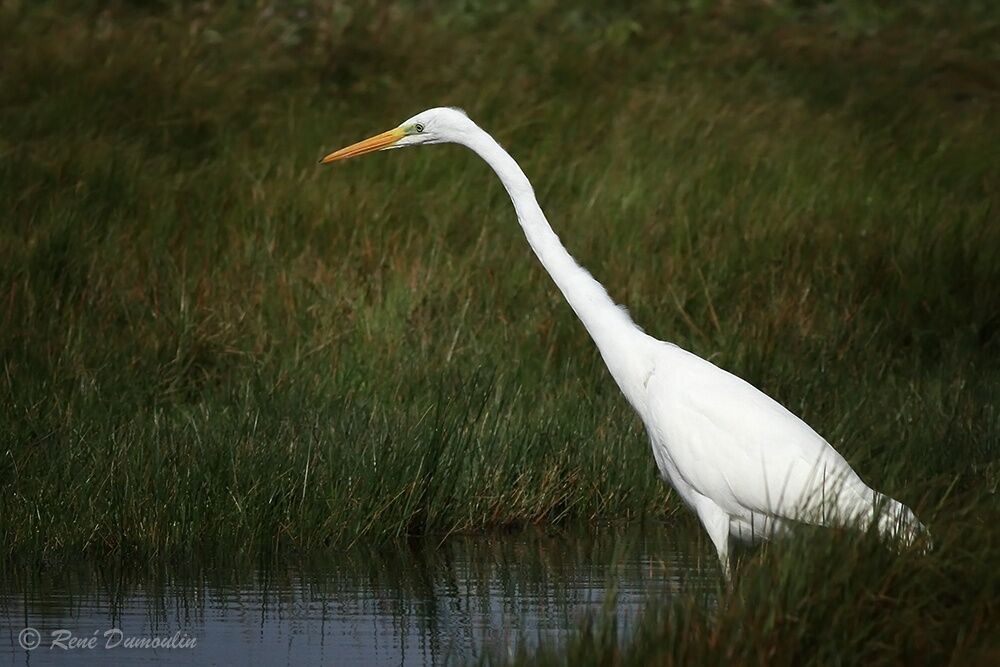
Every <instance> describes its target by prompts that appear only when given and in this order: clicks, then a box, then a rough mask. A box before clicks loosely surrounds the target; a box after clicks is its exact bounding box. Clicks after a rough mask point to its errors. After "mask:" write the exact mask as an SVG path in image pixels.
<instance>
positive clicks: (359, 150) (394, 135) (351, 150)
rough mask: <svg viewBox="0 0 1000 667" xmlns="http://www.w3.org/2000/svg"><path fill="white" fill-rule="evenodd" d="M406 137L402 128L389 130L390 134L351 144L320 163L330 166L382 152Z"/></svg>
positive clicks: (384, 133)
mask: <svg viewBox="0 0 1000 667" xmlns="http://www.w3.org/2000/svg"><path fill="white" fill-rule="evenodd" d="M405 136H406V131H405V130H403V128H401V127H397V128H395V129H392V130H389V131H388V132H383V133H382V134H376V135H375V136H374V137H371V138H368V139H365V140H364V141H359V142H358V143H356V144H351V145H350V146H348V147H346V148H341V149H340V150H339V151H334V152H333V153H330V154H329V155H327V156H326V157H325V158H323V159H322V160H320V161H319V163H320V164H330V163H331V162H336V161H337V160H346V159H347V158H349V157H357V156H358V155H364V154H365V153H371V152H372V151H380V150H382V149H383V148H388V147H389V146H392V145H393V144H394V143H396V142H397V141H399V140H400V139H402V138H403V137H405Z"/></svg>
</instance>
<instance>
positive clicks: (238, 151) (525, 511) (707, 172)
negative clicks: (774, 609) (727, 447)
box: [0, 0, 1000, 583]
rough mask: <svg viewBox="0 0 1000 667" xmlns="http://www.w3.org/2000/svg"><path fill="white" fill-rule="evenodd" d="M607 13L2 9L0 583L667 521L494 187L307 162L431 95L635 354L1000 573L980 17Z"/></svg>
mask: <svg viewBox="0 0 1000 667" xmlns="http://www.w3.org/2000/svg"><path fill="white" fill-rule="evenodd" d="M613 4H614V3H608V5H606V6H605V5H603V4H600V3H599V4H595V5H593V6H591V7H589V8H585V9H581V8H579V7H576V6H574V5H573V3H560V2H551V3H538V4H535V5H532V6H530V7H526V8H521V9H517V10H505V11H501V10H499V9H492V8H490V7H487V6H486V5H483V6H481V7H480V6H476V5H474V4H469V3H453V4H447V5H433V6H432V5H425V4H422V3H410V2H396V3H391V4H385V3H377V2H359V3H357V4H355V5H348V4H342V3H339V2H332V1H331V2H326V1H321V0H315V1H312V2H298V3H277V4H273V5H267V4H251V3H235V2H233V3H215V2H209V3H195V4H188V3H181V2H162V3H158V4H153V5H151V6H148V5H140V4H138V3H128V2H120V3H111V4H110V5H108V6H105V7H102V8H99V9H96V8H94V7H92V6H91V5H90V4H88V3H75V2H39V3H18V2H13V3H11V2H8V3H4V4H3V5H2V9H0V56H2V58H3V62H4V67H2V68H0V156H2V157H0V202H2V208H3V211H4V214H3V224H2V225H0V304H2V306H0V444H2V447H0V479H2V483H3V489H4V492H3V493H2V494H0V544H2V547H0V550H2V553H3V554H4V555H5V556H6V557H27V558H31V559H37V560H44V559H50V558H62V557H66V556H68V555H74V554H79V553H81V552H83V553H89V554H92V555H95V556H99V557H106V556H108V555H112V554H114V555H123V556H132V555H134V556H138V557H150V556H159V557H184V556H186V555H188V554H190V553H192V552H213V551H217V550H219V551H225V550H231V549H232V548H234V546H236V547H239V548H243V549H247V550H267V551H270V550H273V549H278V550H282V549H300V550H315V549H323V548H327V547H334V546H337V547H339V546H343V545H346V544H350V543H352V542H355V541H357V540H365V541H370V540H376V541H377V540H386V539H390V538H392V537H395V536H402V535H409V534H420V533H435V534H447V533H449V532H453V531H468V530H481V529H485V528H489V527H498V526H514V525H519V524H523V523H528V522H531V523H550V522H577V521H591V520H596V519H614V520H619V519H622V520H624V519H630V518H636V517H640V516H654V517H664V516H668V515H671V514H672V513H674V512H675V511H677V510H678V509H679V504H678V501H677V500H676V499H675V498H674V497H673V496H672V495H671V494H670V492H669V491H668V489H667V488H666V487H665V486H664V485H663V484H662V483H660V482H659V481H658V479H657V474H656V471H655V468H654V465H653V461H652V457H651V456H650V454H649V451H648V445H647V444H646V441H645V438H644V436H643V434H642V432H641V429H640V427H639V425H638V424H637V423H636V420H635V418H634V417H633V416H632V415H631V413H630V411H629V409H628V407H627V406H626V405H625V403H624V401H623V400H622V399H621V398H620V397H619V395H618V392H617V389H616V387H615V386H614V383H613V382H612V381H611V379H610V378H609V377H608V375H607V373H606V371H605V370H604V369H603V367H602V365H601V363H600V359H599V357H598V355H597V353H596V351H595V350H594V349H593V346H592V345H591V343H590V342H589V340H588V339H587V338H586V335H585V332H584V331H583V329H582V327H581V326H580V325H579V324H578V323H577V322H576V321H575V320H574V318H573V316H572V313H571V311H570V310H569V308H568V307H566V306H565V304H564V303H563V302H562V300H561V298H560V297H559V295H558V293H557V292H556V290H555V289H554V288H553V287H552V285H551V284H550V282H549V280H548V278H547V277H546V276H545V275H544V273H543V271H542V270H541V268H540V267H539V266H538V265H537V262H536V261H535V260H534V258H533V257H532V256H531V255H530V251H529V249H528V248H527V246H526V244H525V243H524V241H523V238H522V236H521V233H520V230H519V229H518V227H517V225H516V223H515V220H514V216H513V212H512V211H511V209H510V206H509V202H508V201H507V200H506V196H505V194H504V192H503V190H502V188H501V187H500V186H499V184H498V183H497V182H496V180H495V178H494V177H493V176H492V174H491V173H490V172H489V171H488V169H487V168H486V167H485V165H482V164H480V163H479V162H478V161H477V159H476V158H475V157H474V156H473V155H471V154H469V153H468V152H464V151H462V150H460V149H458V148H455V147H438V148H428V149H423V150H418V151H402V152H395V153H390V154H384V155H377V156H372V157H369V158H367V159H365V160H359V161H352V162H350V163H347V164H345V165H343V166H342V167H339V168H336V169H321V168H318V167H317V166H316V164H315V161H316V158H317V157H319V156H320V155H322V154H323V153H324V151H328V150H330V149H333V148H336V147H339V146H341V145H344V144H346V143H349V142H351V141H354V140H357V139H359V138H362V137H364V136H368V135H370V134H372V133H374V132H376V131H380V130H383V129H385V128H387V127H390V126H392V125H394V124H396V123H398V122H399V121H401V120H402V119H404V118H406V117H408V116H409V115H411V114H412V113H415V112H416V111H419V110H421V109H423V108H426V107H430V106H435V105H440V104H452V105H460V106H463V107H465V108H466V109H467V110H468V112H469V113H470V115H471V116H472V117H473V118H475V119H477V120H478V121H479V122H480V123H481V124H482V125H483V126H484V127H485V128H487V129H488V130H490V131H491V132H493V133H494V134H495V135H496V136H497V137H498V138H499V139H500V141H501V142H502V143H504V144H505V145H506V146H507V147H508V148H509V149H510V150H511V152H512V153H513V154H514V156H515V157H516V158H517V159H518V160H519V161H520V162H521V164H522V165H523V167H524V169H525V171H526V172H527V173H528V175H529V176H530V177H531V178H532V179H533V181H534V183H535V186H536V190H537V192H538V195H539V197H540V199H541V202H542V204H543V206H544V207H545V209H546V210H547V211H548V213H549V215H550V218H551V219H552V221H553V224H554V226H555V227H556V229H557V231H558V232H559V233H560V234H561V235H562V237H563V239H564V241H565V242H566V244H567V246H568V247H569V249H570V250H571V252H573V253H574V254H575V255H576V256H577V257H578V258H579V259H580V260H581V262H582V263H583V264H584V265H586V266H587V267H589V268H590V269H591V270H592V271H593V272H594V274H595V275H596V276H597V277H598V279H600V280H601V281H602V282H603V283H604V284H605V285H606V286H607V287H608V289H609V291H610V292H611V293H612V295H614V296H615V297H616V298H617V299H619V300H620V301H621V302H623V303H625V304H627V305H628V307H629V308H630V310H631V311H632V313H633V315H634V317H635V319H636V320H637V321H638V322H639V323H641V324H642V325H643V326H644V327H645V328H646V329H647V330H648V331H650V332H651V333H653V334H654V335H657V336H659V337H662V338H665V339H668V340H672V341H675V342H677V343H679V344H680V345H682V346H684V347H687V348H688V349H691V350H693V351H695V352H697V353H699V354H701V355H703V356H705V357H707V358H709V359H711V360H712V361H714V362H716V363H718V364H720V365H722V366H724V367H726V368H728V369H731V370H733V371H735V372H737V373H738V374H740V375H742V376H744V377H746V378H747V379H748V380H750V381H752V382H753V383H755V384H756V385H758V386H760V387H761V388H763V389H764V390H766V391H767V392H768V393H770V394H772V395H773V396H775V397H776V398H777V399H779V400H780V401H782V402H783V403H785V404H786V405H788V406H789V408H791V409H792V410H793V411H795V412H796V413H798V414H800V415H802V416H803V417H804V418H805V419H806V421H808V422H809V423H810V424H812V425H813V426H814V427H815V428H817V430H818V431H819V432H820V433H822V434H823V435H825V436H826V437H827V438H828V439H830V440H831V441H832V442H834V443H835V444H836V446H837V447H838V448H839V449H840V451H842V452H843V453H844V454H845V456H846V457H847V458H848V460H849V461H851V463H852V464H853V465H854V466H855V467H856V469H857V470H858V471H859V472H860V473H861V475H862V476H863V477H864V478H865V479H867V480H868V481H870V482H871V483H872V484H873V485H874V486H876V487H877V488H879V489H881V490H884V491H885V492H887V493H890V494H891V495H893V496H894V497H897V498H900V499H901V500H903V501H904V502H906V503H908V504H910V505H912V506H914V507H915V509H916V510H917V511H918V514H920V516H921V517H922V518H925V519H926V520H927V521H928V522H929V523H930V525H931V530H932V532H933V533H934V534H935V536H936V537H937V536H942V539H943V540H944V542H945V543H946V544H947V543H951V542H953V543H954V544H955V545H956V546H955V548H956V549H958V550H959V552H960V553H972V552H962V551H961V549H962V547H961V540H960V539H959V538H958V536H959V535H964V534H968V533H973V534H976V535H977V537H976V538H975V540H978V541H975V540H974V543H975V544H977V545H980V546H982V545H987V544H988V545H992V547H991V549H992V548H993V547H995V545H996V540H997V539H998V535H1000V534H998V532H997V530H996V528H995V522H994V521H992V520H990V519H989V517H993V518H996V517H997V501H996V490H997V484H998V479H1000V463H998V451H1000V448H998V440H1000V416H998V411H997V401H996V399H997V396H998V395H1000V379H998V378H1000V375H998V370H1000V358H998V350H1000V333H998V329H1000V225H998V224H997V223H998V220H997V210H998V203H1000V202H998V189H997V183H998V182H1000V168H998V162H997V160H996V147H997V146H998V145H1000V127H998V124H997V122H996V118H997V117H998V115H997V111H998V106H1000V101H998V100H1000V78H998V75H997V72H998V71H1000V69H998V68H997V64H998V63H997V60H998V54H997V52H996V48H995V44H996V39H997V36H998V27H997V26H998V20H997V16H996V13H995V12H994V11H992V10H991V9H989V7H988V5H985V4H984V5H982V6H980V5H978V4H976V3H967V4H961V5H955V4H952V3H948V4H941V5H934V4H920V3H915V4H913V5H908V6H901V7H897V6H895V5H893V6H891V7H890V6H885V7H882V8H880V9H878V10H867V9H865V8H864V7H865V6H864V5H860V4H854V3H848V2H845V3H832V4H825V3H817V4H815V5H808V4H807V6H805V7H804V8H803V7H802V6H799V5H795V4H785V3H774V4H769V5H768V6H754V5H747V6H743V7H730V6H729V5H728V4H720V5H718V6H715V5H712V6H710V7H708V8H699V7H695V6H694V5H697V4H698V3H691V4H690V5H689V4H688V3H676V4H669V3H668V4H665V5H664V4H661V3H648V4H645V5H642V6H640V7H637V8H634V9H631V10H628V11H625V10H622V9H618V8H616V7H615V6H612V5H613ZM954 507H963V508H967V511H966V513H965V514H963V515H962V516H963V517H965V518H963V519H961V520H953V518H952V514H950V513H949V509H948V508H954ZM968 508H972V509H968ZM679 516H681V517H686V518H684V519H683V520H684V521H690V518H689V517H687V515H686V514H684V513H681V514H680V515H679ZM970 548H971V547H970ZM984 548H985V547H984ZM976 553H978V554H980V555H984V554H986V553H991V554H994V555H992V556H991V557H992V558H994V560H993V561H992V562H993V563H996V560H995V549H993V551H989V552H987V551H985V550H984V551H981V552H976ZM935 562H938V561H935ZM992 581H993V582H994V583H995V579H994V580H992Z"/></svg>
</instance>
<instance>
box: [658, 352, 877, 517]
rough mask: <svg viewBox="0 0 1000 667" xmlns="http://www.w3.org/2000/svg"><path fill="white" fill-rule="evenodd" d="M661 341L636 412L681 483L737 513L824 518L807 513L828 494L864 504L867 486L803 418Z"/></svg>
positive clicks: (830, 498)
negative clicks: (644, 403) (642, 408)
mask: <svg viewBox="0 0 1000 667" xmlns="http://www.w3.org/2000/svg"><path fill="white" fill-rule="evenodd" d="M666 348H667V349H665V350H664V352H663V353H662V354H661V355H659V357H658V359H657V364H656V367H655V370H654V373H653V376H652V377H651V378H650V380H649V382H648V384H647V387H648V392H649V393H648V410H647V412H648V414H647V415H644V417H645V418H646V421H647V425H648V426H649V427H650V433H651V435H652V436H653V440H654V442H653V446H654V447H659V448H661V451H660V453H661V455H662V456H665V457H667V458H669V459H670V461H671V463H672V464H673V467H674V468H675V469H676V474H678V475H680V477H682V478H683V480H682V483H685V484H687V485H689V486H690V487H691V488H693V489H694V490H695V491H697V492H698V493H700V494H702V495H704V496H706V497H708V498H710V499H712V500H713V501H714V502H715V503H716V504H718V505H719V506H720V507H722V508H723V509H724V510H726V511H727V512H729V513H730V514H731V515H733V516H742V517H744V518H745V517H747V516H748V514H750V513H753V512H760V513H764V514H767V515H770V516H777V517H783V518H790V519H799V520H809V521H810V522H819V523H825V521H823V520H822V519H816V518H811V519H810V518H807V515H809V513H810V512H813V511H816V509H817V508H818V507H820V505H822V507H823V508H824V510H825V508H828V507H829V506H830V502H831V501H834V502H835V503H836V506H837V507H856V505H857V503H858V502H862V505H864V504H865V502H869V503H870V497H871V496H869V495H867V493H866V491H867V492H870V489H868V487H867V486H866V485H865V484H864V482H862V481H861V479H860V478H859V477H858V476H857V474H856V473H855V472H854V470H852V469H851V467H850V465H849V464H848V463H847V461H846V460H845V459H844V458H843V457H842V456H841V455H840V454H839V453H838V452H837V451H836V450H835V449H834V448H833V447H832V446H830V444H829V443H828V442H827V441H826V440H824V439H823V438H822V437H820V435H819V434H817V433H816V432H815V431H814V430H813V429H812V428H810V427H809V425H808V424H806V423H805V422H803V421H802V420H801V419H799V418H798V417H796V416H795V415H794V414H792V413H791V412H789V411H788V410H787V409H786V408H785V407H784V406H782V405H781V404H780V403H778V402H777V401H775V400H774V399H772V398H771V397H769V396H767V395H766V394H764V393H763V392H762V391H760V390H759V389H757V388H756V387H754V386H753V385H751V384H750V383H748V382H746V381H745V380H742V379H740V378H738V377H737V376H735V375H733V374H731V373H729V372H727V371H725V370H723V369H721V368H719V367H717V366H715V365H714V364H712V363H711V362H708V361H706V360H704V359H702V358H700V357H698V356H696V355H694V354H691V353H689V352H686V351H684V350H682V349H680V348H678V347H676V346H672V345H670V346H666ZM845 503H846V504H845Z"/></svg>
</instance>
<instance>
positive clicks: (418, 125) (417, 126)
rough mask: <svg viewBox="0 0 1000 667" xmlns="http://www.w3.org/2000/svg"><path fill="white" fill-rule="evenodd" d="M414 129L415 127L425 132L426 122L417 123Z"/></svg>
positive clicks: (418, 130)
mask: <svg viewBox="0 0 1000 667" xmlns="http://www.w3.org/2000/svg"><path fill="white" fill-rule="evenodd" d="M413 129H415V130H416V131H417V132H423V131H424V124H423V123H417V124H416V125H414V126H413Z"/></svg>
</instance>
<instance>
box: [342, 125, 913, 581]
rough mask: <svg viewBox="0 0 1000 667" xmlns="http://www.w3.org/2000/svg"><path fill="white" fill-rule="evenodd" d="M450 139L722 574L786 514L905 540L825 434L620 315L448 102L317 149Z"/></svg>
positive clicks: (526, 185)
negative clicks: (526, 249)
mask: <svg viewBox="0 0 1000 667" xmlns="http://www.w3.org/2000/svg"><path fill="white" fill-rule="evenodd" d="M446 142H450V143H458V144H462V145H464V146H466V147H468V148H470V149H472V150H473V151H474V152H476V153H477V154H478V155H479V156H480V157H482V158H483V160H485V161H486V162H487V163H488V164H489V165H490V166H491V167H492V168H493V170H494V171H495V172H496V174H497V176H499V177H500V180H501V182H502V183H503V185H504V187H505V188H506V190H507V192H508V194H509V195H510V198H511V201H512V202H513V204H514V208H515V210H516V212H517V218H518V221H519V222H520V224H521V227H522V228H523V230H524V234H525V237H526V238H527V240H528V243H529V244H530V245H531V248H532V250H534V252H535V254H536V255H537V256H538V259H539V260H540V261H541V263H542V265H543V266H544V267H545V269H546V271H548V273H549V275H551V276H552V279H553V280H554V281H555V283H556V285H557V286H558V287H559V289H560V291H561V292H562V293H563V295H564V296H565V297H566V300H567V301H568V302H569V304H570V306H571V307H572V308H573V310H574V312H576V314H577V316H578V317H579V318H580V320H581V322H583V325H584V326H585V327H586V328H587V331H588V332H589V333H590V336H591V337H592V338H593V340H594V342H595V343H596V344H597V347H598V349H599V350H600V353H601V356H602V357H603V359H604V362H605V363H606V364H607V367H608V370H609V371H610V372H611V375H612V376H613V377H614V379H615V381H616V382H617V383H618V386H619V387H620V388H621V390H622V393H624V394H625V397H626V398H627V399H628V401H629V403H631V405H632V407H633V408H635V410H636V412H638V413H639V416H640V417H641V418H642V421H643V423H644V424H645V426H646V431H647V433H648V434H649V439H650V443H651V444H652V448H653V456H654V458H655V459H656V465H657V467H658V468H659V470H660V473H661V475H662V476H663V478H664V479H666V480H667V481H668V482H669V483H670V484H671V485H672V486H673V487H674V488H675V489H676V490H677V493H678V494H679V495H680V496H681V498H682V499H683V500H684V502H685V503H687V505H688V506H689V507H691V508H692V509H693V510H694V511H695V512H696V513H697V514H698V518H699V519H700V520H701V522H702V524H703V525H704V527H705V530H706V531H707V532H708V535H709V537H710V538H711V540H712V542H713V544H714V545H715V547H716V550H717V551H718V555H719V559H720V560H721V562H722V566H723V569H724V571H725V572H726V574H727V576H728V573H729V557H728V556H729V538H730V537H731V536H732V537H736V538H738V539H741V540H745V541H749V540H756V539H766V538H768V537H770V536H772V535H774V534H776V533H778V532H781V531H782V530H784V529H785V528H786V527H787V526H788V524H789V523H790V522H803V523H810V524H817V525H845V526H856V527H859V528H866V527H867V526H869V525H870V524H871V523H872V521H877V525H878V529H879V532H880V533H881V534H882V535H884V536H887V537H891V538H898V539H900V540H901V541H904V542H910V541H912V540H913V538H914V537H915V536H916V535H917V534H918V533H921V532H924V527H923V525H922V524H921V523H920V522H919V521H918V520H917V518H916V517H915V516H914V515H913V512H911V511H910V509H909V508H907V507H906V506H905V505H903V504H901V503H899V502H898V501H896V500H893V499H892V498H888V497H886V496H883V495H882V494H880V493H878V492H876V491H874V490H873V489H871V488H870V487H869V486H868V485H867V484H865V483H864V482H863V481H862V480H861V478H860V477H858V475H857V474H856V473H855V472H854V470H852V469H851V466H850V465H849V464H848V463H847V461H845V460H844V457H842V456H841V455H840V454H839V453H838V452H837V451H836V450H835V449H834V448H833V447H832V446H830V444H829V443H828V442H827V441H826V440H824V439H823V438H822V437H820V436H819V435H818V434H817V433H816V432H815V431H813V430H812V429H811V428H810V427H809V426H808V425H807V424H806V423H805V422H803V421H802V420H801V419H799V418H798V417H796V416H795V415H793V414H792V413H791V412H789V411H788V410H787V409H785V408H784V407H783V406H782V405H780V404H779V403H778V402H777V401H775V400H773V399H772V398H770V397H769V396H767V395H766V394H764V393H763V392H761V391H759V390H758V389H756V388H755V387H753V386H752V385H750V384H749V383H747V382H745V381H744V380H742V379H740V378H738V377H736V376H735V375H733V374H731V373H729V372H727V371H725V370H722V369H721V368H719V367H717V366H715V365H714V364H712V363H710V362H708V361H706V360H704V359H702V358H700V357H698V356H696V355H694V354H691V353H690V352H686V351H685V350H682V349H681V348H679V347H677V346H676V345H673V344H671V343H665V342H663V341H660V340H657V339H655V338H653V337H651V336H649V335H647V334H646V333H645V332H643V331H642V329H640V328H639V327H638V326H636V325H635V323H634V322H632V319H631V318H630V317H629V315H628V313H627V312H626V311H625V309H623V308H621V307H620V306H618V305H616V304H615V303H614V302H613V301H612V300H611V298H610V297H609V296H608V294H607V292H606V291H605V290H604V288H603V287H602V286H601V284H600V283H598V282H597V281H596V280H594V278H593V277H592V276H591V275H590V274H589V273H588V272H587V271H586V270H585V269H583V268H582V267H580V266H579V265H578V264H577V263H576V261H574V259H573V258H572V257H571V256H570V254H569V253H568V252H567V251H566V249H565V248H564V247H563V245H562V243H560V241H559V238H558V237H557V236H556V234H555V233H554V232H553V231H552V228H551V227H550V226H549V224H548V221H547V220H546V219H545V215H544V214H543V213H542V210H541V208H540V207H539V206H538V202H537V200H536V199H535V195H534V191H533V190H532V187H531V183H530V182H529V181H528V179H527V177H526V176H525V175H524V172H523V171H521V168H520V167H519V166H518V165H517V163H516V162H515V161H514V160H513V158H511V157H510V155H509V154H507V152H506V151H504V150H503V148H501V147H500V145H499V144H498V143H497V142H496V141H495V140H494V139H493V138H492V137H491V136H490V135H489V134H487V133H486V132H484V131H483V130H482V129H480V128H479V127H478V126H477V125H476V124H475V123H474V122H472V120H470V119H469V117H468V116H467V115H466V114H465V113H464V112H462V111H461V110H459V109H454V108H437V109H429V110H427V111H424V112H422V113H420V114H417V115H416V116H414V117H412V118H410V119H409V120H407V121H406V122H404V123H403V124H402V125H400V126H399V127H397V128H394V129H392V130H389V131H388V132H384V133H382V134H380V135H377V136H375V137H372V138H371V139H366V140H364V141H361V142H359V143H357V144H353V145H351V146H348V147H347V148H343V149H341V150H339V151H336V152H334V153H331V154H330V155H328V156H326V157H325V158H324V159H323V160H322V162H323V163H324V164H326V163H330V162H334V161H337V160H341V159H345V158H348V157H354V156H357V155H362V154H364V153H368V152H371V151H375V150H386V149H390V148H403V147H406V146H417V145H421V144H431V143H446Z"/></svg>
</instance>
